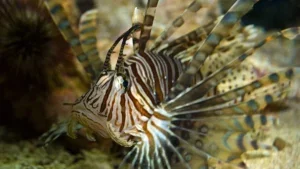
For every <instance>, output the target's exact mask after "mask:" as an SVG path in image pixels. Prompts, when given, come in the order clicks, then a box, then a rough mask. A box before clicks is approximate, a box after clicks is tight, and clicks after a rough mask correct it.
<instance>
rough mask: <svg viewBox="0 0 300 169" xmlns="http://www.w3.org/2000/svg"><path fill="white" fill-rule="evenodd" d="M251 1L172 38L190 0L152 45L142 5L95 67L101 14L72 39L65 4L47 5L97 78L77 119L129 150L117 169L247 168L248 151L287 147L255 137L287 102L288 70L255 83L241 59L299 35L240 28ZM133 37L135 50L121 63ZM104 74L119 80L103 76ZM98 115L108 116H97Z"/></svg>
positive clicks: (84, 22)
mask: <svg viewBox="0 0 300 169" xmlns="http://www.w3.org/2000/svg"><path fill="white" fill-rule="evenodd" d="M256 2H257V0H237V1H236V2H235V3H234V4H233V5H232V7H231V8H230V9H228V11H227V12H226V13H225V14H224V15H222V16H221V17H219V18H217V16H211V17H214V18H213V20H216V22H211V23H210V24H206V25H203V26H199V27H198V28H196V29H194V30H192V31H191V32H189V33H187V34H184V35H183V36H181V37H179V38H177V39H175V40H172V39H171V38H170V37H171V35H172V34H173V33H174V32H175V31H176V30H177V29H178V28H180V27H181V26H182V25H184V24H185V23H186V20H188V19H190V18H191V17H190V16H196V15H195V13H196V12H197V11H199V10H200V9H201V8H203V7H204V6H205V5H204V4H202V2H201V1H199V0H194V1H193V2H192V3H191V4H190V5H189V6H188V7H187V9H186V10H185V11H184V12H183V13H182V14H181V15H180V16H178V17H177V18H175V20H173V22H172V23H171V24H170V25H169V26H168V27H167V28H166V29H165V30H164V31H163V32H162V34H161V35H160V36H158V37H157V38H156V40H155V41H154V43H153V44H152V46H151V47H150V48H148V45H147V43H148V41H149V39H151V38H150V35H151V30H152V25H153V21H154V17H155V10H156V7H157V4H158V0H148V4H147V7H146V9H145V10H144V9H138V8H136V9H135V12H134V17H133V26H132V27H131V28H130V29H129V30H128V31H126V32H125V33H124V34H122V35H121V36H120V37H119V38H118V39H117V40H116V42H115V43H114V44H113V45H112V47H111V48H110V49H109V51H108V53H107V57H106V59H105V61H104V63H103V66H101V64H100V63H99V62H101V61H100V59H99V57H98V51H97V46H96V44H97V43H96V42H97V33H98V30H97V29H98V19H99V18H98V17H99V16H98V12H97V11H96V10H91V11H88V12H86V13H85V14H83V16H82V17H81V20H80V26H79V30H80V31H79V32H80V33H79V35H78V34H76V33H75V32H74V31H73V30H72V28H71V24H70V22H69V21H68V19H67V17H66V16H65V15H66V12H65V10H64V8H63V7H62V5H61V4H60V3H59V2H58V1H55V0H46V4H47V6H48V8H49V11H50V12H51V15H52V18H53V20H54V21H55V23H56V24H57V25H58V27H59V29H60V31H61V33H62V34H63V35H64V37H65V39H66V40H67V41H68V42H70V44H71V47H72V49H73V51H74V53H75V55H76V56H77V58H78V60H79V61H80V62H81V63H82V65H83V66H84V68H85V70H86V72H87V73H89V74H90V75H91V77H92V79H93V80H95V83H94V85H93V86H92V88H91V89H90V90H89V91H88V93H87V94H86V97H87V99H84V100H83V104H82V105H83V109H84V110H83V111H89V114H85V112H82V113H76V112H75V113H73V114H74V119H76V120H78V121H79V122H80V123H82V124H84V125H85V126H86V127H87V128H89V129H92V130H93V131H94V132H99V133H101V132H103V133H104V135H105V134H106V135H105V136H109V137H111V138H112V139H113V140H114V141H115V142H117V143H118V144H120V145H122V146H125V147H132V149H131V151H130V152H129V153H128V154H127V155H126V156H125V158H124V160H123V163H122V164H120V165H119V168H123V167H125V166H126V165H125V162H129V161H130V162H129V163H130V165H131V167H132V168H147V169H156V168H158V169H162V168H168V169H170V168H187V169H191V168H201V169H202V168H203V169H208V168H224V169H231V168H241V169H244V168H246V164H245V163H244V160H243V155H244V154H245V153H247V152H249V151H255V152H256V153H257V154H259V155H261V156H266V154H267V155H269V154H270V151H271V150H275V149H276V150H280V149H281V148H280V147H282V146H281V145H284V141H282V140H280V139H273V140H274V142H273V143H271V144H268V143H264V142H263V141H262V139H261V137H260V136H259V135H263V136H265V133H264V132H265V131H267V130H268V129H270V128H272V127H274V126H273V124H274V121H276V117H275V116H274V115H272V114H270V113H268V112H265V108H266V107H267V106H268V105H270V104H272V103H274V102H279V101H281V100H283V99H284V98H285V96H286V94H287V92H288V90H289V87H290V82H291V80H292V79H293V77H294V69H293V68H288V69H285V70H282V71H279V72H277V73H271V74H269V75H265V76H262V77H261V76H260V75H257V73H256V74H255V71H252V70H254V66H253V65H252V63H251V62H250V61H249V60H246V59H247V58H248V57H249V56H251V55H252V54H253V53H254V52H255V51H256V50H257V49H259V48H260V47H262V46H263V45H264V44H266V43H267V42H270V41H272V40H273V39H275V38H277V37H280V36H283V37H286V38H289V39H294V38H296V37H298V35H299V33H300V28H299V27H295V28H289V29H285V30H283V31H279V32H275V33H271V34H268V35H265V36H264V35H263V36H260V33H259V31H258V29H257V28H255V27H254V26H243V25H242V24H241V23H240V20H241V17H242V16H243V15H245V14H246V13H247V12H248V11H250V10H251V9H252V7H253V5H254V4H255V3H256ZM211 5H212V4H211ZM211 9H215V8H214V6H213V8H211ZM213 13H215V12H213ZM130 36H132V42H133V46H134V48H133V53H134V54H133V55H131V56H130V57H128V58H127V59H126V60H125V58H124V54H123V50H124V47H125V45H126V41H127V40H128V37H130ZM121 41H122V43H121V47H120V51H119V56H118V60H117V64H116V68H115V69H114V70H111V65H110V60H111V58H110V56H111V54H112V53H115V51H114V50H115V48H116V46H117V45H118V44H119V42H121ZM94 60H96V62H91V61H94ZM97 64H98V65H97ZM99 65H100V66H99ZM99 67H102V68H103V69H102V71H101V73H99V72H100V71H99V69H97V68H99ZM109 72H113V74H114V75H116V77H118V78H112V77H111V76H107V74H109ZM97 75H99V77H97ZM96 77H97V78H96ZM114 77H115V76H114ZM115 79H116V80H115ZM100 84H105V85H102V86H101V85H100ZM128 84H130V85H128ZM101 112H105V113H106V114H105V115H107V118H100V117H101V116H100V114H99V113H101ZM89 115H90V116H89ZM76 116H80V117H76ZM73 123H74V122H73V121H72V120H71V122H70V125H69V126H72V124H73ZM98 123H99V124H100V125H99V124H98ZM102 124H104V125H102ZM71 128H72V127H70V129H71ZM70 132H71V130H70ZM255 132H256V133H259V134H257V135H256V134H253V133H255ZM266 151H267V153H266Z"/></svg>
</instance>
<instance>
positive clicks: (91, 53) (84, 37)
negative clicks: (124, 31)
mask: <svg viewBox="0 0 300 169" xmlns="http://www.w3.org/2000/svg"><path fill="white" fill-rule="evenodd" d="M98 15H99V13H98V10H97V9H92V10H89V11H86V12H85V13H84V14H83V15H82V16H81V17H80V23H79V40H80V44H81V47H82V49H83V52H84V53H85V54H86V56H87V58H88V62H89V63H90V64H91V66H92V68H93V70H94V72H95V73H96V77H97V76H98V74H99V73H98V72H100V70H101V69H102V68H101V65H102V62H101V60H100V58H99V53H98V48H97V34H98V32H99V30H98V19H99V17H98Z"/></svg>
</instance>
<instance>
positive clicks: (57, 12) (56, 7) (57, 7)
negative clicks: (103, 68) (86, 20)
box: [45, 0, 100, 78]
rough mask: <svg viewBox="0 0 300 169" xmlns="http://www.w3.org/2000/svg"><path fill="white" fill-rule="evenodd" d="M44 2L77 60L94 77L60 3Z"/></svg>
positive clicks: (47, 0)
mask: <svg viewBox="0 0 300 169" xmlns="http://www.w3.org/2000/svg"><path fill="white" fill-rule="evenodd" d="M45 4H46V6H47V8H48V10H49V11H50V14H51V17H52V19H53V20H54V22H55V24H56V25H57V27H58V29H59V30H60V32H61V34H62V35H63V37H64V38H65V40H66V41H67V42H69V43H70V45H71V48H72V50H73V52H74V54H75V56H76V57H77V59H78V61H79V62H80V63H81V64H82V66H83V68H84V69H85V71H86V72H87V73H89V74H90V75H91V77H92V78H95V76H96V73H95V71H94V70H93V68H92V66H91V65H90V63H89V62H88V57H87V55H86V54H85V53H84V52H83V50H82V48H81V44H80V40H79V38H78V35H77V34H76V33H75V32H74V31H73V30H72V27H71V23H70V21H69V20H68V17H67V14H66V12H65V11H64V8H63V7H62V5H61V3H60V2H59V1H57V0H45ZM99 59H100V58H99Z"/></svg>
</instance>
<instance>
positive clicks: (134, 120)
mask: <svg viewBox="0 0 300 169" xmlns="http://www.w3.org/2000/svg"><path fill="white" fill-rule="evenodd" d="M154 65H158V66H159V67H157V66H154ZM181 66H182V65H181V63H180V62H179V60H177V59H171V58H169V57H153V54H151V53H143V57H142V56H140V55H139V54H137V55H134V56H131V57H130V58H129V59H128V60H126V61H125V71H126V74H128V75H129V76H128V79H127V78H126V79H123V77H121V76H118V75H117V74H116V73H115V72H113V71H108V72H102V75H101V76H100V77H99V79H98V81H97V83H96V84H95V86H94V87H93V88H92V90H90V91H89V92H88V93H86V94H85V95H84V97H83V98H82V100H81V101H80V102H79V105H75V106H74V109H75V110H76V111H74V112H73V116H74V117H75V119H76V120H78V121H79V122H81V123H83V124H88V123H89V122H88V121H87V120H86V119H87V118H86V116H89V114H88V115H85V113H84V112H80V111H79V110H80V108H77V107H80V106H82V107H84V109H83V110H85V109H88V110H90V112H93V115H92V116H90V118H89V119H90V120H93V121H95V123H99V124H100V123H104V124H102V125H101V127H100V128H95V127H91V130H93V131H102V132H104V133H103V134H102V133H99V134H100V135H102V136H104V137H108V136H109V135H110V136H111V137H112V138H113V139H114V140H115V141H116V142H117V143H119V144H121V145H123V146H132V141H129V140H131V139H132V138H130V136H132V135H131V134H128V133H126V132H128V131H130V132H136V133H138V131H134V130H136V129H134V127H135V126H136V125H140V126H143V125H144V123H145V122H147V121H148V120H149V118H151V117H152V116H153V115H154V114H155V109H156V108H157V106H159V105H160V103H161V102H162V101H164V98H165V97H166V96H167V94H168V93H169V91H170V89H171V87H172V85H173V84H172V82H173V83H174V82H175V80H176V79H177V78H178V76H179V74H180V72H182V67H181ZM124 81H127V83H128V84H126V85H128V86H127V87H126V86H124V83H126V82H124ZM121 105H122V106H121ZM94 116H102V117H101V119H98V120H95V119H97V118H95V117H94ZM83 119H85V120H83ZM105 123H106V124H105ZM97 126H99V125H97ZM103 130H104V131H103ZM127 130H128V131H127ZM116 133H119V134H121V133H123V135H124V136H123V137H124V139H125V140H127V142H126V141H125V140H124V139H123V138H122V139H121V138H118V137H117V136H116ZM124 133H126V134H124Z"/></svg>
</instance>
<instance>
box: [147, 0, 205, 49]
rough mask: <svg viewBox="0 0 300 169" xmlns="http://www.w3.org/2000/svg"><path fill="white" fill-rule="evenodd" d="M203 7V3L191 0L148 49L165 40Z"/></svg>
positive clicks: (154, 47)
mask: <svg viewBox="0 0 300 169" xmlns="http://www.w3.org/2000/svg"><path fill="white" fill-rule="evenodd" d="M202 7H203V4H202V2H201V1H199V0H194V1H192V2H191V3H190V4H189V6H188V7H187V8H186V9H185V10H184V12H183V13H182V14H181V15H180V16H178V17H177V18H176V19H174V20H173V21H172V23H171V24H170V25H169V26H168V27H167V28H166V29H165V30H164V31H163V32H162V33H161V34H160V35H159V37H158V38H157V39H156V40H155V42H154V44H153V45H152V47H150V50H154V49H156V48H157V47H158V46H160V45H161V44H162V43H163V42H164V41H165V40H167V39H168V38H169V37H170V36H171V35H172V34H173V33H174V32H175V31H176V30H177V29H178V28H180V27H181V26H182V25H184V23H185V22H186V21H188V20H189V19H191V18H193V17H192V16H193V15H195V14H196V12H197V11H198V10H200V9H201V8H202Z"/></svg>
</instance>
